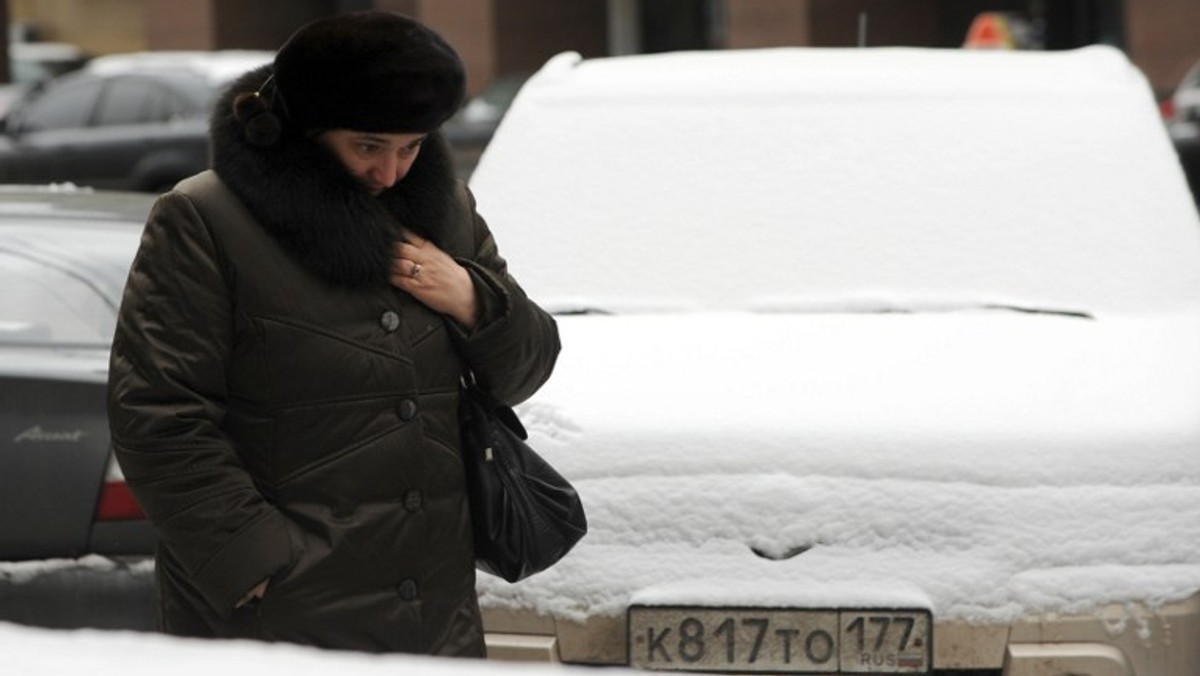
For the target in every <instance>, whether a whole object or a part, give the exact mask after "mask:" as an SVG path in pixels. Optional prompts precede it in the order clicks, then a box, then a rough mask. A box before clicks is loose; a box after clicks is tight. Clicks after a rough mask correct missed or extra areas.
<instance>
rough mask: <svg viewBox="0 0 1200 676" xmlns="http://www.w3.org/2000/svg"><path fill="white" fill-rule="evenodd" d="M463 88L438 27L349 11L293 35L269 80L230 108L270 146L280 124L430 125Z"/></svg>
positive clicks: (299, 127) (393, 128)
mask: <svg viewBox="0 0 1200 676" xmlns="http://www.w3.org/2000/svg"><path fill="white" fill-rule="evenodd" d="M465 93H466V74H465V71H464V68H463V64H462V61H461V60H460V59H459V57H458V54H457V53H456V52H455V51H454V48H452V47H451V46H450V45H449V44H448V43H447V42H446V41H445V40H444V39H442V37H441V36H439V35H438V34H437V33H435V32H433V31H432V30H430V29H429V28H427V27H426V26H424V25H422V24H421V23H419V22H418V21H416V20H414V19H412V18H409V17H407V16H404V15H402V14H396V13H392V12H377V11H370V12H354V13H348V14H339V15H336V16H332V17H329V18H325V19H319V20H317V21H313V22H312V23H309V24H307V25H305V26H303V27H301V28H300V29H299V30H298V31H296V32H295V33H293V34H292V36H291V37H290V38H288V40H287V42H286V43H284V45H283V47H281V48H280V49H279V52H278V53H276V55H275V63H274V75H273V77H272V79H271V82H269V83H268V84H267V85H266V86H264V87H263V90H262V91H261V92H256V93H255V94H254V95H252V96H251V97H242V100H240V101H238V102H235V109H236V110H237V113H238V117H239V118H240V119H243V121H244V123H245V125H246V134H247V138H249V139H250V140H251V141H252V142H255V143H256V145H271V144H272V143H274V142H275V140H277V139H278V137H279V134H280V132H281V131H283V130H284V129H286V130H290V131H293V132H303V131H307V130H310V129H353V130H355V131H371V132H381V133H389V132H390V133H423V132H429V131H433V130H435V129H437V128H438V127H440V126H441V124H442V123H443V122H445V121H446V120H447V119H449V117H450V116H451V115H453V114H454V113H455V112H456V111H457V110H458V108H459V106H461V105H462V102H463V99H464V96H465ZM264 141H265V142H264Z"/></svg>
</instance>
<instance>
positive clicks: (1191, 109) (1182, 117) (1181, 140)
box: [1167, 61, 1200, 206]
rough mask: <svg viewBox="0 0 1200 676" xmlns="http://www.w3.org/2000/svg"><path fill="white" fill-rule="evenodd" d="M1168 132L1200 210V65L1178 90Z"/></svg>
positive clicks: (1186, 76) (1195, 67)
mask: <svg viewBox="0 0 1200 676" xmlns="http://www.w3.org/2000/svg"><path fill="white" fill-rule="evenodd" d="M1170 110H1171V117H1170V119H1169V120H1168V121H1167V128H1168V129H1169V130H1170V132H1171V140H1172V141H1174V143H1175V150H1176V151H1178V152H1179V161H1180V162H1181V163H1183V170H1184V173H1186V174H1187V179H1188V185H1189V186H1190V187H1191V189H1192V196H1193V197H1195V199H1196V204H1197V206H1200V61H1198V62H1196V65H1194V66H1192V68H1191V70H1189V71H1188V72H1187V75H1185V76H1184V77H1183V81H1181V82H1180V83H1179V86H1178V87H1177V88H1176V89H1175V94H1174V95H1173V96H1172V97H1171V102H1170Z"/></svg>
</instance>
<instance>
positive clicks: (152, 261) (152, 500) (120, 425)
mask: <svg viewBox="0 0 1200 676" xmlns="http://www.w3.org/2000/svg"><path fill="white" fill-rule="evenodd" d="M220 260H221V257H220V252H219V248H218V246H217V245H216V243H215V242H214V239H213V237H212V234H211V232H210V231H209V229H208V227H207V226H206V225H205V223H204V222H203V221H202V219H201V218H200V216H199V215H198V214H197V213H196V211H195V209H194V208H193V207H192V206H191V203H190V202H189V201H187V199H186V198H184V197H183V196H182V195H179V194H176V193H169V194H167V195H165V196H164V197H162V198H160V199H159V201H158V203H157V204H156V205H155V207H154V209H153V211H152V212H151V214H150V217H149V220H148V222H147V224H146V228H145V231H144V233H143V235H142V241H141V247H140V249H139V251H138V254H137V256H136V258H135V260H134V262H133V266H132V268H131V270H130V274H129V278H128V281H127V283H126V287H125V293H124V297H123V300H122V303H121V309H120V313H119V316H118V320H117V329H116V334H115V336H114V339H113V346H112V355H111V362H110V370H109V381H108V416H109V424H110V428H111V434H112V441H113V448H114V452H115V454H116V457H117V460H118V462H119V463H120V465H121V469H122V471H123V472H124V474H125V478H126V480H127V481H128V482H129V485H130V488H131V489H132V490H133V492H134V494H135V496H136V497H137V499H138V502H139V503H140V504H141V506H142V508H143V509H144V510H145V511H146V513H147V514H148V516H149V517H150V519H151V520H152V521H153V523H154V525H155V527H156V529H157V530H158V533H159V536H160V538H161V539H162V544H163V545H164V546H165V547H167V548H168V549H169V550H170V552H171V554H172V555H173V557H175V558H176V559H177V560H178V561H179V562H180V564H181V565H182V566H184V568H185V569H186V570H187V571H188V572H189V573H190V577H191V578H192V580H193V581H194V582H195V583H196V585H197V587H198V588H199V591H200V592H201V593H202V594H203V596H204V597H205V599H206V600H207V602H208V603H209V604H210V605H211V606H212V607H213V609H214V610H216V611H217V612H218V613H220V614H221V615H227V614H229V613H230V612H232V610H233V606H234V604H235V603H236V602H237V601H238V600H239V599H240V598H241V597H242V595H244V594H245V593H246V592H247V591H249V590H250V589H251V588H252V587H253V586H254V585H255V584H256V583H258V582H259V581H261V580H263V579H265V578H267V577H269V576H270V575H272V574H273V573H275V572H277V571H278V570H280V569H282V568H284V567H285V566H286V565H287V564H288V563H289V562H290V560H291V551H292V550H291V544H290V538H289V534H288V533H289V527H288V524H287V522H286V519H285V517H284V516H283V515H282V514H281V513H280V512H279V511H278V510H277V509H275V508H274V507H273V506H272V505H270V504H269V503H268V502H267V501H266V500H264V499H263V497H262V495H261V494H260V492H259V491H258V490H257V489H256V488H255V485H254V483H253V481H252V480H251V477H250V475H249V474H248V473H247V472H246V470H245V469H244V468H243V466H242V464H241V463H240V462H239V460H238V454H237V452H236V449H235V448H234V446H233V445H232V443H231V441H230V439H229V438H228V437H227V436H226V435H225V434H224V433H223V432H222V428H221V423H222V420H223V416H224V414H225V406H226V383H225V372H226V360H227V358H228V357H227V355H229V354H230V349H231V345H232V342H233V321H232V314H231V312H232V311H231V302H230V293H229V289H228V286H227V280H226V276H225V275H224V274H223V272H222V266H221V263H220Z"/></svg>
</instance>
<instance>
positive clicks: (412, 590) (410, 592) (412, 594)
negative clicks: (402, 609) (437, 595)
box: [396, 579, 417, 601]
mask: <svg viewBox="0 0 1200 676" xmlns="http://www.w3.org/2000/svg"><path fill="white" fill-rule="evenodd" d="M396 593H397V594H399V595H400V598H401V599H403V600H405V601H412V600H413V599H415V598H417V582H416V580H413V579H407V580H405V581H403V582H401V583H400V586H399V587H397V588H396Z"/></svg>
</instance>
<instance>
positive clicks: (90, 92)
mask: <svg viewBox="0 0 1200 676" xmlns="http://www.w3.org/2000/svg"><path fill="white" fill-rule="evenodd" d="M100 89H101V83H100V82H99V81H97V80H91V79H87V80H75V81H73V82H69V83H64V84H61V85H59V86H57V87H53V88H51V89H47V90H46V92H45V94H43V95H42V96H40V97H38V98H37V99H35V100H34V101H32V102H31V103H30V104H29V105H28V106H26V107H24V108H22V109H21V110H20V112H19V114H18V115H17V116H16V117H17V119H16V126H17V128H18V129H19V130H20V131H46V130H51V129H75V128H79V127H85V126H87V124H88V120H89V119H90V118H91V114H92V110H93V109H95V107H96V100H97V99H98V98H99V97H100Z"/></svg>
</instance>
